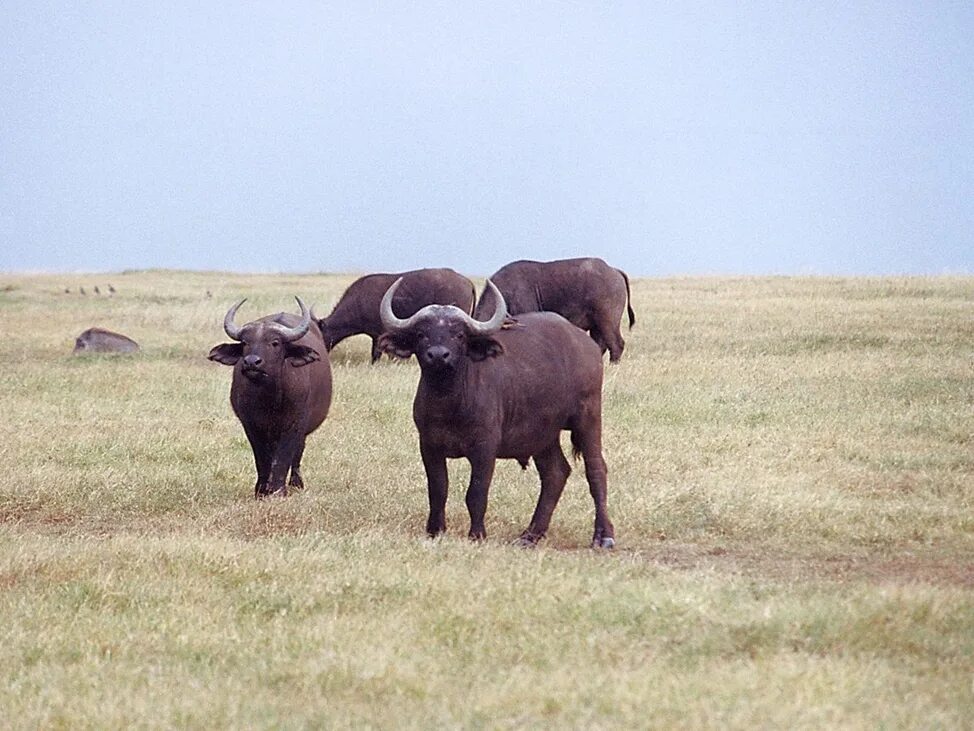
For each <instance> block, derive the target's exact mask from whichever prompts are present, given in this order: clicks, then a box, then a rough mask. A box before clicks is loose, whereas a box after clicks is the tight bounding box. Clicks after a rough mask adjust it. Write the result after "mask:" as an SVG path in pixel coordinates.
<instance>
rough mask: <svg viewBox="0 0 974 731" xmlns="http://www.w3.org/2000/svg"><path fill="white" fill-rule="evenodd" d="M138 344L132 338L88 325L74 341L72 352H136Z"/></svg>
mask: <svg viewBox="0 0 974 731" xmlns="http://www.w3.org/2000/svg"><path fill="white" fill-rule="evenodd" d="M138 350H139V344H138V343H137V342H135V341H134V340H132V338H130V337H127V336H125V335H122V334H121V333H115V332H112V331H111V330H103V329H102V328H100V327H90V328H88V329H87V330H85V331H84V332H83V333H81V334H80V335H79V336H78V337H77V338H75V341H74V353H75V354H76V355H77V354H82V353H136V352H138Z"/></svg>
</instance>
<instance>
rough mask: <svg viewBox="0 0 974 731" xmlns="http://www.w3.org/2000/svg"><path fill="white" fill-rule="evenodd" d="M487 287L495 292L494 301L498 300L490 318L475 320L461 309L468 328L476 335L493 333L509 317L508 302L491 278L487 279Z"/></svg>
mask: <svg viewBox="0 0 974 731" xmlns="http://www.w3.org/2000/svg"><path fill="white" fill-rule="evenodd" d="M487 288H488V289H490V290H491V291H492V292H493V293H494V301H495V302H497V305H496V308H495V309H494V314H493V316H492V317H491V318H490V319H489V320H487V321H486V322H480V321H479V320H474V319H473V318H472V317H471V316H470V315H468V314H467V313H466V312H464V311H463V310H460V312H461V314H462V315H463V319H464V321H465V322H466V323H467V329H468V330H470V332H472V333H474V334H476V335H492V334H493V333H495V332H497V331H498V330H500V329H501V325H503V324H504V320H506V319H507V303H506V302H505V301H504V295H502V294H501V291H500V290H499V289H497V286H496V285H495V284H494V283H493V282H492V281H490V280H489V279H488V280H487Z"/></svg>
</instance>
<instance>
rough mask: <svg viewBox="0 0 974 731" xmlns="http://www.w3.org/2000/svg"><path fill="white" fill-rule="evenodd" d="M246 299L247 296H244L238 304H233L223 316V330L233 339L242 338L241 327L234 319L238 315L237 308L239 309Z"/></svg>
mask: <svg viewBox="0 0 974 731" xmlns="http://www.w3.org/2000/svg"><path fill="white" fill-rule="evenodd" d="M246 301H247V298H246V297H244V298H243V299H242V300H240V301H239V302H238V303H237V304H235V305H233V306H232V307H231V308H230V309H229V310H227V314H226V315H224V316H223V330H224V331H225V332H226V334H227V335H228V336H230V338H231V339H232V340H238V341H239V340H240V330H241V328H239V327H237V326H236V325H235V324H234V322H233V320H234V318H235V317H236V316H237V310H239V309H240V306H241V305H242V304H243V303H244V302H246Z"/></svg>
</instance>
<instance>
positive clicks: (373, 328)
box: [318, 269, 477, 363]
mask: <svg viewBox="0 0 974 731" xmlns="http://www.w3.org/2000/svg"><path fill="white" fill-rule="evenodd" d="M400 277H402V284H401V285H400V286H399V287H398V288H397V290H396V295H395V298H394V300H393V302H392V311H393V312H394V313H395V314H396V315H397V316H399V317H408V316H409V315H412V314H414V313H416V312H417V311H419V310H420V309H421V308H423V307H425V306H426V305H432V304H437V305H454V306H456V307H459V308H460V309H461V310H463V311H464V312H467V313H468V314H469V313H471V312H473V305H474V302H475V300H476V296H477V292H476V290H475V289H474V286H473V282H471V281H470V280H469V279H467V278H466V277H465V276H463V275H462V274H458V273H457V272H455V271H453V270H452V269H416V270H414V271H410V272H404V273H402V274H368V275H366V276H364V277H361V278H359V279H356V280H355V281H354V282H352V283H351V284H350V285H349V287H348V289H346V290H345V292H344V294H342V296H341V299H339V300H338V304H336V305H335V307H334V309H333V310H332V311H331V314H330V315H328V317H324V318H322V319H320V320H318V326H319V327H320V328H321V333H322V337H324V339H325V346H326V347H327V348H328V350H329V351H330V350H331V349H332V348H334V347H335V346H336V345H338V343H340V342H341V341H342V340H344V339H345V338H347V337H351V336H352V335H361V334H365V335H368V336H369V337H370V338H372V362H373V363H375V362H376V361H377V360H378V359H379V358H380V357H381V356H382V351H381V350H380V349H379V346H378V340H379V336H380V335H381V334H382V323H381V322H380V321H379V301H380V300H381V299H382V295H384V294H385V293H386V290H387V289H389V287H390V286H391V285H392V283H393V282H395V281H396V280H397V279H399V278H400Z"/></svg>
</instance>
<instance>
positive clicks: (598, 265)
mask: <svg viewBox="0 0 974 731" xmlns="http://www.w3.org/2000/svg"><path fill="white" fill-rule="evenodd" d="M490 279H491V281H492V282H493V283H494V284H495V285H497V289H498V290H500V292H501V294H503V295H504V299H505V301H506V302H507V307H508V310H509V312H510V313H511V314H512V315H515V316H516V315H520V314H522V313H524V312H557V313H558V314H559V315H561V316H562V317H564V318H565V319H566V320H568V321H569V322H571V323H572V324H573V325H575V326H576V327H580V328H581V329H582V330H587V331H588V332H589V334H590V335H591V336H592V339H593V340H594V341H595V342H596V343H598V344H599V347H600V348H601V349H602V352H603V353H605V351H606V350H608V351H609V360H610V361H611V362H613V363H615V362H616V361H618V360H619V358H621V357H622V351H623V349H624V348H625V347H626V341H625V340H624V339H623V337H622V332H621V330H620V329H619V320H620V319H622V313H623V311H626V312H627V313H628V315H629V329H630V330H631V329H632V326H633V325H635V324H636V313H635V312H633V310H632V298H631V297H630V291H629V277H628V276H627V275H626V273H625V272H624V271H622V270H621V269H613V268H612V267H611V266H609V265H608V264H606V263H605V262H604V261H603V260H602V259H597V258H595V257H585V258H581V259H559V260H557V261H528V260H522V261H514V262H511V263H510V264H506V265H505V266H503V267H501V268H500V269H498V270H497V271H496V272H495V273H494V274H493V275H492V276H491V278H490ZM494 306H495V303H494V301H493V298H492V295H491V293H490V291H489V290H484V293H483V294H482V295H481V297H480V302H478V303H477V309H476V310H475V311H474V317H483V316H484V315H485V313H487V312H493V311H494Z"/></svg>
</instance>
